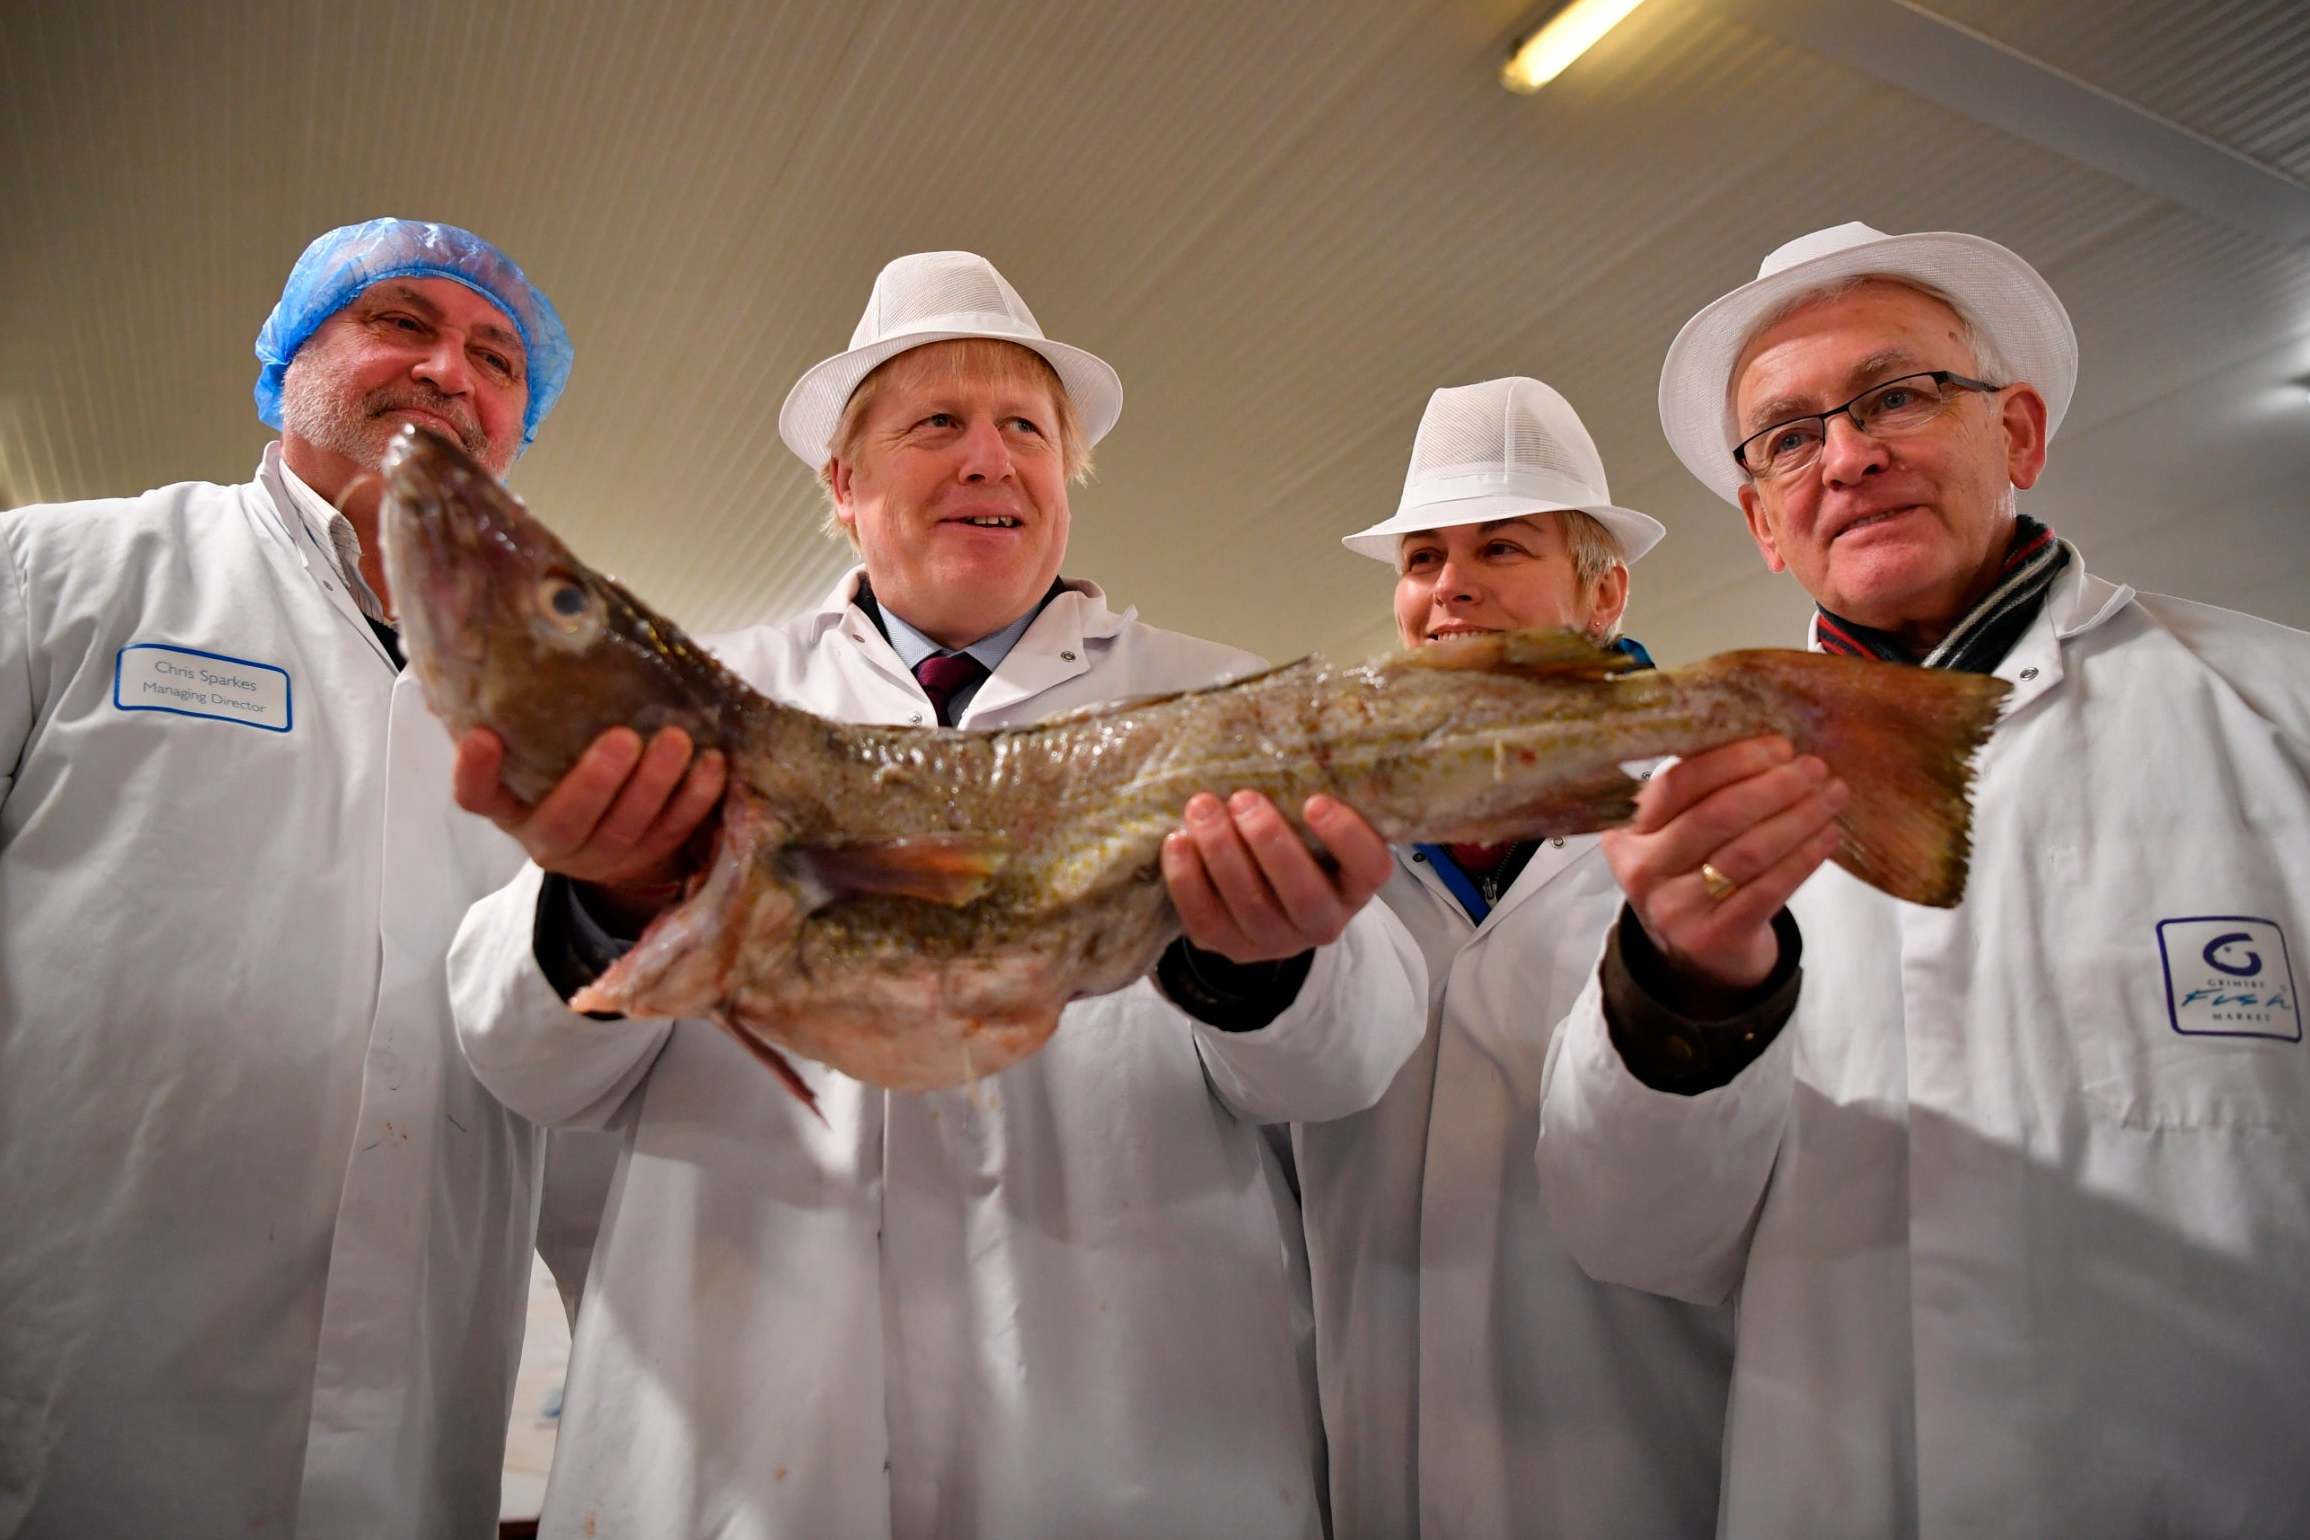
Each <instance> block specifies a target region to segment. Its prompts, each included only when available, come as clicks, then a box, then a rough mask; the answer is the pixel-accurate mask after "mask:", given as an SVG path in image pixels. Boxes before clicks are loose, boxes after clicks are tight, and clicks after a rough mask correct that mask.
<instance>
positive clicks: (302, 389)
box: [281, 353, 511, 476]
mask: <svg viewBox="0 0 2310 1540" xmlns="http://www.w3.org/2000/svg"><path fill="white" fill-rule="evenodd" d="M399 406H414V407H422V408H424V409H425V410H426V411H429V412H438V413H440V414H441V415H442V416H443V417H445V418H447V419H448V420H449V421H451V422H453V423H455V424H457V437H458V440H459V442H460V443H462V444H463V445H464V447H465V452H466V453H467V454H469V455H471V456H473V457H474V458H475V459H476V460H479V461H480V462H481V463H482V464H484V465H486V466H488V467H489V468H490V469H491V470H492V471H494V472H496V473H497V474H499V475H501V476H502V475H503V474H505V467H506V465H507V464H509V463H511V456H509V455H506V454H505V453H503V452H502V451H501V450H500V449H499V448H498V446H497V445H495V444H493V443H491V442H490V441H489V437H488V435H486V434H485V433H483V432H482V431H481V428H480V425H479V424H478V423H476V422H474V420H473V413H472V412H471V410H469V409H468V408H467V407H465V406H464V405H463V404H462V403H460V402H457V401H453V400H451V399H450V398H449V397H447V396H444V395H442V394H441V393H440V392H438V391H435V390H431V389H428V388H427V387H425V386H423V385H418V384H414V383H403V384H400V385H391V386H382V387H380V388H378V389H376V390H372V391H369V392H368V393H366V394H365V395H363V396H361V397H359V398H358V399H355V398H354V396H353V394H352V392H351V391H350V390H349V389H348V388H347V387H346V385H345V384H344V382H343V378H342V376H341V374H340V373H339V371H338V370H336V369H335V368H333V367H332V366H331V364H330V363H329V361H328V360H326V359H324V358H321V357H318V356H315V357H310V358H308V357H307V356H306V355H305V354H303V353H299V354H298V356H297V357H295V358H292V359H290V360H289V370H288V373H287V375H285V376H284V377H283V378H282V381H281V428H282V430H283V431H284V432H288V433H294V434H296V435H297V436H298V437H299V438H302V439H304V440H306V441H307V442H308V443H310V444H312V445H313V446H314V447H315V448H318V449H326V450H329V451H331V452H333V453H336V454H341V455H343V456H344V457H345V458H346V459H348V460H351V461H352V462H353V463H354V464H356V465H358V466H360V467H362V468H363V469H364V470H372V471H373V470H375V469H377V466H378V464H379V462H381V461H382V460H383V459H384V458H385V446H386V445H387V444H389V443H391V442H392V441H393V435H394V434H395V433H397V432H399V431H400V424H398V423H392V422H387V421H386V420H385V419H384V418H383V417H382V416H381V415H380V414H381V413H383V412H386V411H389V410H391V409H392V408H394V407H399Z"/></svg>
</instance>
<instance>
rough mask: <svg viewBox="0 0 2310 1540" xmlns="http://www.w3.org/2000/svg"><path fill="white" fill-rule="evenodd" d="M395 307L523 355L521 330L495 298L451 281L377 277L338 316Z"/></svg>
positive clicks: (418, 277)
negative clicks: (459, 328)
mask: <svg viewBox="0 0 2310 1540" xmlns="http://www.w3.org/2000/svg"><path fill="white" fill-rule="evenodd" d="M395 305H400V306H403V307H406V308H407V309H410V310H413V311H415V312H417V314H418V315H420V316H421V317H423V318H424V319H426V320H428V321H431V322H434V323H436V324H439V323H442V322H448V323H451V324H454V325H456V326H459V327H461V328H463V329H464V330H465V331H467V332H470V333H471V334H473V335H474V336H475V337H478V338H481V339H482V340H484V341H487V342H493V343H495V344H497V345H498V346H499V347H504V348H510V349H512V350H513V351H514V352H515V353H517V354H522V355H525V356H526V354H527V351H528V350H527V349H526V348H525V347H523V345H522V340H521V328H520V327H518V326H516V325H514V322H513V318H512V317H511V316H509V315H507V314H506V313H505V310H504V309H503V307H501V306H500V305H499V304H498V303H497V301H496V299H494V298H493V297H492V296H490V295H488V294H486V293H484V292H482V291H481V290H479V289H477V288H474V287H473V286H472V285H470V284H467V283H463V282H460V281H459V280H457V279H455V278H438V277H425V276H416V275H410V276H400V277H391V278H380V279H378V280H377V281H376V282H375V283H372V284H370V285H369V286H368V287H367V288H365V289H362V290H360V291H359V292H358V293H356V294H355V295H354V296H353V297H352V298H351V299H349V300H347V301H346V302H345V304H344V306H343V308H342V309H341V310H340V311H339V314H344V313H347V312H358V313H363V314H367V313H371V312H374V311H376V310H379V309H385V308H390V307H392V306H395Z"/></svg>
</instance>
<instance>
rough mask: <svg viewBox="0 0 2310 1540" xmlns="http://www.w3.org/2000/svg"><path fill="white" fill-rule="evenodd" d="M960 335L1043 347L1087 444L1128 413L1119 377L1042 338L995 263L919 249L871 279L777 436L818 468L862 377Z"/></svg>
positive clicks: (798, 390) (790, 401)
mask: <svg viewBox="0 0 2310 1540" xmlns="http://www.w3.org/2000/svg"><path fill="white" fill-rule="evenodd" d="M958 337H992V338H994V339H996V340H998V341H1001V342H1015V343H1017V344H1018V345H1019V346H1020V347H1023V348H1029V349H1032V350H1033V351H1034V352H1037V353H1040V354H1041V355H1042V356H1043V357H1044V358H1045V359H1046V360H1048V361H1049V363H1050V365H1051V367H1052V368H1053V369H1055V370H1057V371H1058V375H1059V382H1060V383H1061V384H1062V385H1064V386H1066V388H1067V395H1068V397H1069V398H1070V399H1072V400H1073V402H1074V404H1075V414H1076V416H1077V417H1078V418H1079V419H1081V421H1082V424H1083V435H1084V437H1085V438H1086V439H1087V440H1088V441H1089V442H1091V443H1094V444H1096V443H1097V442H1099V440H1100V439H1102V438H1104V437H1106V435H1107V430H1108V429H1110V428H1112V427H1114V426H1115V419H1116V418H1118V417H1120V416H1122V415H1123V382H1122V381H1121V380H1120V379H1118V378H1116V376H1115V371H1114V370H1113V369H1111V368H1109V367H1108V366H1107V364H1106V362H1105V361H1104V360H1102V359H1100V358H1097V357H1095V356H1093V355H1092V354H1089V353H1086V352H1084V351H1083V350H1082V349H1081V348H1071V347H1068V346H1067V345H1066V344H1065V343H1063V342H1053V341H1051V340H1050V339H1049V338H1048V337H1045V336H1044V335H1043V329H1042V327H1040V326H1038V325H1037V324H1036V323H1035V313H1034V312H1033V311H1031V310H1029V309H1028V308H1027V302H1026V301H1025V300H1023V299H1021V298H1019V291H1018V290H1016V289H1014V288H1012V287H1011V286H1010V284H1008V283H1007V282H1005V281H1004V279H1003V275H1002V274H1000V273H998V272H996V271H995V265H994V264H993V263H992V262H989V261H988V260H987V259H986V258H984V257H981V256H977V255H975V254H973V253H971V252H967V251H923V252H917V253H915V254H914V255H913V256H911V257H900V258H899V259H898V260H897V261H895V262H893V263H891V264H890V265H889V266H888V267H885V268H884V269H883V270H882V271H881V272H880V273H879V274H877V275H876V276H875V280H874V292H873V293H872V294H871V295H869V296H867V300H866V314H864V315H862V316H860V317H859V318H858V329H857V330H856V331H854V332H852V333H851V334H850V350H849V351H848V352H846V353H837V354H835V355H834V356H833V357H832V358H829V359H827V360H825V361H824V362H822V363H820V364H817V365H815V366H814V367H812V368H811V369H810V371H809V372H808V373H806V374H804V375H803V376H802V378H801V379H799V380H797V381H795V382H794V388H793V389H792V390H790V391H788V392H787V393H786V404H785V405H784V406H782V407H780V408H779V409H778V436H779V437H780V438H782V439H784V440H785V441H786V447H787V448H788V449H791V450H793V451H794V452H795V453H796V454H798V455H800V456H801V457H802V459H803V461H804V463H806V464H807V465H808V466H809V467H810V468H811V469H812V470H817V469H818V468H819V467H820V466H822V465H824V464H825V463H826V455H827V451H828V449H829V447H830V446H831V444H832V442H833V439H834V429H835V425H836V424H838V423H839V422H841V421H842V409H843V407H844V406H846V405H847V404H849V401H850V393H851V392H852V391H854V390H856V389H858V382H859V381H861V380H863V379H865V378H866V377H867V376H868V375H869V374H871V373H873V372H874V369H875V366H876V365H878V364H880V363H882V362H884V361H885V360H886V359H891V358H895V357H897V356H898V355H899V354H901V353H903V352H905V351H906V350H907V349H909V348H919V347H922V346H924V345H925V344H927V343H932V342H950V341H953V340H954V339H956V338H958Z"/></svg>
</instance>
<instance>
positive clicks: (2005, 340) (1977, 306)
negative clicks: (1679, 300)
mask: <svg viewBox="0 0 2310 1540" xmlns="http://www.w3.org/2000/svg"><path fill="white" fill-rule="evenodd" d="M1880 276H1882V277H1888V278H1910V279H1915V280H1916V281H1917V282H1919V283H1923V284H1928V285H1930V286H1931V287H1933V288H1935V289H1938V290H1939V291H1941V292H1942V293H1943V294H1946V295H1948V296H1949V297H1950V298H1951V299H1952V300H1954V301H1956V303H1957V309H1958V311H1959V312H1960V313H1961V314H1962V315H1963V316H1964V318H1965V319H1966V320H1968V321H1970V322H1972V323H1973V325H1974V327H1975V329H1976V330H1978V331H1979V332H1980V333H1981V334H1982V335H1983V336H1984V337H1985V338H1987V339H1988V340H1989V342H1990V343H1991V345H1992V346H1994V347H1995V348H1996V349H1997V351H1998V352H2000V353H2002V354H2003V355H2004V356H2005V361H2006V362H2007V363H2008V364H2010V365H2012V367H2013V371H2014V374H2013V379H2010V380H1992V381H1990V382H1989V383H1991V384H1992V385H2011V384H2014V383H2016V382H2025V383H2027V384H2030V385H2034V386H2036V387H2037V393H2038V394H2039V395H2041V396H2043V397H2045V436H2046V437H2047V438H2049V439H2050V438H2052V437H2053V433H2054V430H2055V429H2057V428H2059V427H2060V426H2061V419H2062V414H2064V413H2065V412H2067V411H2068V410H2069V398H2070V394H2071V393H2072V392H2073V391H2075V390H2076V389H2077V332H2076V331H2075V330H2074V329H2073V328H2072V327H2071V326H2070V324H2069V312H2068V311H2067V310H2064V309H2063V308H2062V304H2061V300H2060V298H2059V296H2057V295H2056V294H2055V293H2054V292H2053V288H2052V286H2051V285H2050V284H2048V283H2047V282H2046V281H2045V280H2044V279H2043V278H2041V277H2039V276H2038V273H2037V269H2036V268H2034V267H2031V266H2030V265H2029V264H2028V263H2027V262H2024V261H2022V260H2021V258H2019V257H2017V256H2015V255H2014V254H2013V253H2012V252H2010V251H2007V250H2006V249H2005V248H2004V247H2003V246H2000V245H1998V244H1997V243H1996V242H1995V241H1985V240H1983V239H1982V238H1981V237H1980V236H1978V235H1960V234H1957V233H1956V232H1954V231H1947V230H1937V231H1930V232H1924V233H1920V234H1916V235H1887V234H1885V233H1884V232H1883V231H1882V230H1872V229H1870V228H1869V227H1868V226H1867V225H1864V224H1861V223H1860V222H1858V221H1855V222H1854V223H1852V224H1844V225H1838V226H1836V227H1835V228H1833V229H1828V230H1815V231H1814V232H1813V233H1812V234H1810V235H1802V236H1799V237H1797V239H1795V240H1793V241H1791V242H1789V243H1788V244H1787V245H1786V246H1783V247H1781V248H1780V249H1779V250H1777V251H1775V252H1774V253H1773V254H1772V255H1771V256H1768V257H1766V258H1765V260H1764V262H1763V264H1762V265H1760V266H1759V267H1758V268H1757V276H1756V281H1755V282H1753V283H1745V284H1742V285H1741V286H1740V287H1739V288H1737V289H1735V290H1733V291H1732V292H1731V293H1730V294H1727V295H1725V296H1724V297H1723V298H1722V299H1719V300H1717V301H1716V302H1715V303H1714V304H1712V305H1710V306H1708V307H1707V308H1706V309H1704V310H1702V311H1701V313H1700V314H1698V315H1696V316H1694V317H1693V318H1692V319H1691V320H1689V321H1687V322H1685V323H1684V330H1683V331H1680V332H1678V333H1677V334H1676V340H1675V341H1674V342H1672V343H1670V344H1669V345H1668V357H1667V359H1666V360H1665V361H1663V362H1662V364H1661V366H1660V426H1661V429H1662V431H1664V432H1665V433H1666V434H1667V435H1668V443H1669V447H1670V448H1672V449H1674V450H1675V451H1676V457H1677V458H1678V459H1679V460H1682V461H1683V462H1684V468H1685V469H1686V470H1688V471H1691V472H1692V473H1693V475H1695V476H1697V477H1699V478H1700V480H1701V481H1702V482H1704V483H1706V484H1707V486H1708V489H1709V490H1710V491H1712V492H1714V493H1716V495H1717V496H1719V497H1721V498H1723V499H1724V500H1725V501H1726V502H1728V503H1735V504H1737V503H1738V502H1739V501H1740V489H1741V484H1742V483H1743V482H1745V481H1746V480H1747V479H1748V477H1747V476H1746V474H1744V473H1743V472H1742V470H1741V468H1740V465H1739V464H1738V462H1736V461H1735V460H1734V459H1733V453H1732V452H1733V448H1734V446H1735V445H1737V444H1738V443H1739V442H1740V435H1739V432H1738V430H1737V426H1736V424H1735V423H1734V421H1733V409H1732V385H1733V379H1732V370H1733V365H1734V364H1735V363H1737V362H1739V360H1740V352H1741V349H1742V348H1743V347H1745V346H1746V345H1747V343H1748V340H1749V336H1750V334H1751V333H1752V332H1754V331H1755V330H1756V326H1757V323H1758V322H1759V321H1762V320H1763V319H1764V318H1765V317H1766V316H1768V315H1770V314H1771V313H1772V312H1773V310H1774V309H1775V308H1776V307H1778V306H1780V305H1783V304H1786V303H1787V302H1788V301H1789V300H1791V299H1794V298H1795V297H1797V296H1798V295H1800V294H1803V293H1805V292H1806V291H1807V290H1809V289H1817V288H1821V287H1823V286H1824V285H1827V284H1833V283H1836V282H1838V281H1840V280H1842V279H1846V278H1864V277H1870V278H1873V277H1880Z"/></svg>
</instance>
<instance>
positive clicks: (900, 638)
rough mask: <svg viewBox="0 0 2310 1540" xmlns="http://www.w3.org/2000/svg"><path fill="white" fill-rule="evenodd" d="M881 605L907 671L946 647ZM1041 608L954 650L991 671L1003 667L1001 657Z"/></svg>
mask: <svg viewBox="0 0 2310 1540" xmlns="http://www.w3.org/2000/svg"><path fill="white" fill-rule="evenodd" d="M881 609H882V623H883V624H884V625H885V626H887V627H889V629H890V645H891V646H892V648H894V649H895V650H896V651H897V653H898V661H899V662H901V663H904V664H905V665H906V666H907V668H908V670H909V671H911V670H912V669H913V668H914V666H915V665H916V664H917V663H920V662H921V661H922V660H923V659H925V658H927V657H930V656H931V655H933V654H934V653H941V652H945V651H946V650H947V649H946V648H944V647H941V646H940V645H939V644H938V643H936V642H934V641H932V640H931V639H930V638H929V637H927V636H925V635H923V634H922V633H921V632H920V631H917V630H916V629H915V628H914V627H913V626H910V625H908V624H907V622H906V617H904V616H903V615H901V614H899V613H898V611H896V610H894V609H892V608H891V607H890V606H889V605H887V604H885V605H883V606H881ZM1042 612H1043V607H1042V606H1041V605H1040V604H1038V605H1036V606H1035V607H1034V608H1033V609H1031V610H1029V611H1027V612H1026V613H1025V614H1024V615H1021V616H1020V617H1019V618H1018V619H1016V620H1014V621H1012V622H1011V623H1010V624H1009V625H1007V626H1005V627H1003V628H1002V629H1001V630H1000V631H997V632H995V633H994V634H993V635H992V636H982V637H980V638H979V639H978V640H977V641H975V642H973V643H971V644H970V645H969V646H968V647H959V648H956V649H955V650H956V651H958V652H967V653H969V654H970V655H971V656H972V657H974V658H976V659H978V660H979V665H980V666H981V667H982V668H984V669H985V670H986V671H987V672H988V673H990V674H991V673H993V672H994V671H995V670H996V669H998V668H1000V667H1002V665H1003V659H1004V658H1006V657H1008V656H1010V651H1011V649H1012V648H1013V647H1015V646H1017V645H1018V640H1019V638H1020V637H1022V636H1024V635H1026V634H1027V627H1028V626H1030V625H1032V624H1034V620H1035V617H1036V616H1037V615H1039V614H1041V613H1042Z"/></svg>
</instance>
